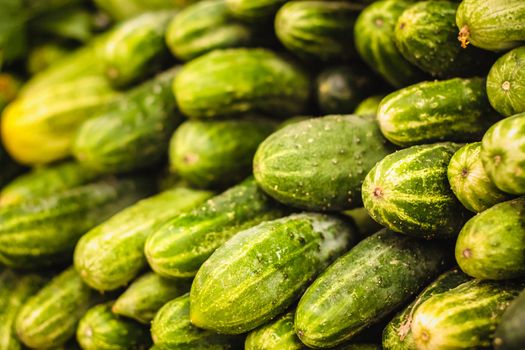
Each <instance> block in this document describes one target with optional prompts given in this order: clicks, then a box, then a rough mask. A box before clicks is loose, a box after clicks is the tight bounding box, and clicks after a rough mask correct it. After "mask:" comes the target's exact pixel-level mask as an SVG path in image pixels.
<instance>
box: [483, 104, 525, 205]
mask: <svg viewBox="0 0 525 350" xmlns="http://www.w3.org/2000/svg"><path fill="white" fill-rule="evenodd" d="M523 135H525V113H520V114H516V115H515V116H512V117H509V118H505V119H503V120H501V121H499V122H498V123H496V124H494V125H493V126H492V127H491V128H490V129H489V130H488V131H487V132H486V133H485V135H484V136H483V140H482V143H481V161H482V162H483V167H484V168H485V171H486V172H487V174H488V175H489V178H490V179H491V180H492V182H494V184H495V185H496V186H497V187H498V188H499V189H500V190H502V191H504V192H507V193H510V194H516V195H521V194H525V137H523Z"/></svg>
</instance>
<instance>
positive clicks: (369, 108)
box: [354, 95, 385, 115]
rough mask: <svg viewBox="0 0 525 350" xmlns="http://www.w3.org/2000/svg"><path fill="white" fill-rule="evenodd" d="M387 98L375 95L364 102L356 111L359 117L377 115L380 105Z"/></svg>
mask: <svg viewBox="0 0 525 350" xmlns="http://www.w3.org/2000/svg"><path fill="white" fill-rule="evenodd" d="M383 98H385V96H384V95H374V96H370V97H367V98H365V99H364V100H362V101H361V102H360V103H359V104H358V105H357V107H356V108H355V110H354V114H357V115H377V111H378V109H379V104H380V103H381V100H383Z"/></svg>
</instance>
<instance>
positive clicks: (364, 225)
mask: <svg viewBox="0 0 525 350" xmlns="http://www.w3.org/2000/svg"><path fill="white" fill-rule="evenodd" d="M342 214H343V215H345V216H348V217H349V218H351V219H352V221H353V222H354V224H355V227H356V229H357V231H358V232H359V236H360V237H361V238H364V237H368V236H370V235H371V234H373V233H376V232H377V231H379V230H380V229H381V228H383V227H382V226H381V225H379V224H378V223H377V222H375V221H374V219H372V217H371V216H370V214H368V211H367V210H366V208H364V207H361V208H355V209H351V210H346V211H344V212H342Z"/></svg>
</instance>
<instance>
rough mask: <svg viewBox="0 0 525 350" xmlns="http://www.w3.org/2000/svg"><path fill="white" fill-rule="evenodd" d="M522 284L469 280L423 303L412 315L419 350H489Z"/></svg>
mask: <svg viewBox="0 0 525 350" xmlns="http://www.w3.org/2000/svg"><path fill="white" fill-rule="evenodd" d="M522 288H523V286H522V285H519V284H515V283H510V282H498V283H496V282H488V281H480V280H472V281H469V282H465V283H463V284H461V285H459V286H458V287H456V288H454V289H451V290H449V291H446V292H444V293H440V294H435V295H433V296H431V297H430V298H429V299H427V300H426V301H424V302H423V303H422V304H421V305H420V306H419V307H418V308H417V310H416V312H415V313H414V317H413V321H412V335H413V337H414V341H415V343H416V346H417V349H418V350H445V349H446V350H460V349H465V350H467V349H469V350H470V349H484V348H489V347H490V345H491V342H492V339H493V337H494V330H495V329H496V326H497V324H498V323H499V321H500V320H501V316H502V314H503V312H504V311H505V309H506V308H507V306H508V305H509V304H510V302H511V301H512V300H513V299H514V298H515V297H516V296H517V295H518V294H519V292H520V291H521V289H522Z"/></svg>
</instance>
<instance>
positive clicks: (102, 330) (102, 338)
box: [77, 302, 151, 350]
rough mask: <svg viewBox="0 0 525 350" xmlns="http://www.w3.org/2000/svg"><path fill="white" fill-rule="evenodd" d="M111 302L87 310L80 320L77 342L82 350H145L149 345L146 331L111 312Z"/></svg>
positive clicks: (149, 340) (135, 323) (143, 327)
mask: <svg viewBox="0 0 525 350" xmlns="http://www.w3.org/2000/svg"><path fill="white" fill-rule="evenodd" d="M112 304H113V303H112V302H109V303H105V304H99V305H97V306H94V307H92V308H91V309H89V310H88V311H87V312H86V314H85V315H84V316H82V318H81V319H80V322H79V323H78V328H77V341H78V343H79V344H80V346H81V347H82V349H83V350H145V349H147V348H148V345H149V344H150V343H151V339H150V336H149V332H148V329H147V328H146V327H145V326H143V325H141V324H140V323H137V322H135V321H132V320H128V319H126V318H122V317H120V316H118V315H115V314H113V313H112V312H111V306H112Z"/></svg>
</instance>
